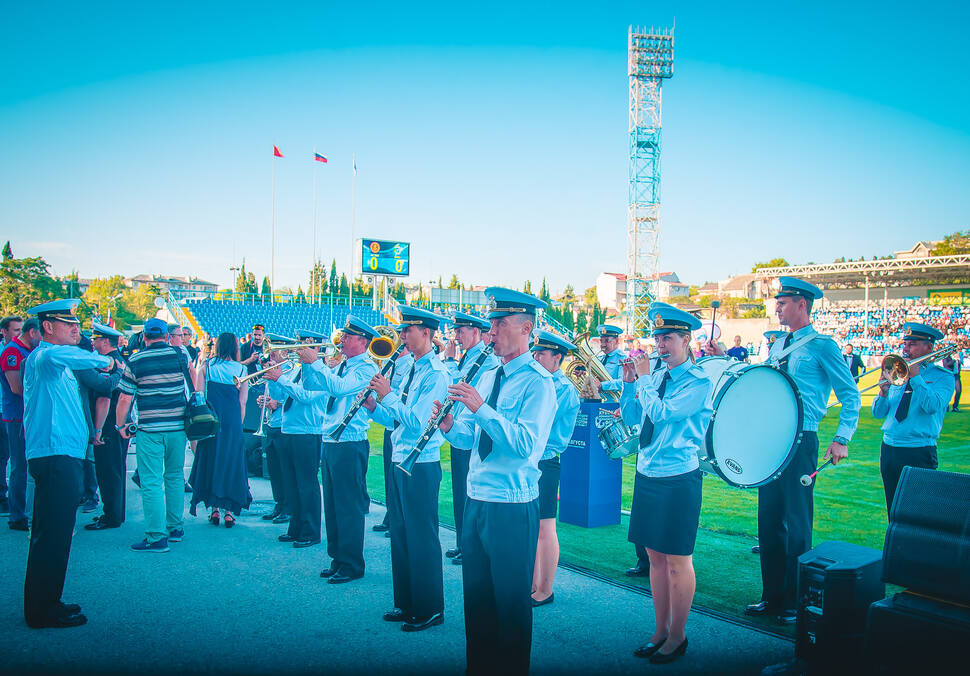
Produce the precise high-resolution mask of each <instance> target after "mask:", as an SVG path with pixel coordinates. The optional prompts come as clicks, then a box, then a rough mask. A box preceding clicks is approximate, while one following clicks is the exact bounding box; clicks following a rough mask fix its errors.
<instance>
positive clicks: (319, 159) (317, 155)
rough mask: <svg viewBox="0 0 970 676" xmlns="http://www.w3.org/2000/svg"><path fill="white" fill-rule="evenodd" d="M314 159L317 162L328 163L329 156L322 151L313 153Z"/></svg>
mask: <svg viewBox="0 0 970 676" xmlns="http://www.w3.org/2000/svg"><path fill="white" fill-rule="evenodd" d="M313 159H315V160H316V161H317V162H323V163H324V164H326V163H327V158H326V157H324V156H323V155H321V154H320V153H313Z"/></svg>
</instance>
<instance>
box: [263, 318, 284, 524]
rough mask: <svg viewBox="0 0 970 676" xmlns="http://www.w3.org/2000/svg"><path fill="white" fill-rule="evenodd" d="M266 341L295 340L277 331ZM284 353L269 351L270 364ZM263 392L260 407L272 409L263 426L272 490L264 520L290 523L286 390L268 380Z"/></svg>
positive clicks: (278, 361)
mask: <svg viewBox="0 0 970 676" xmlns="http://www.w3.org/2000/svg"><path fill="white" fill-rule="evenodd" d="M266 340H268V341H270V342H271V343H292V342H293V339H292V338H289V337H287V336H281V335H279V334H276V333H267V334H266ZM283 359H284V354H283V352H282V351H280V350H274V351H272V352H270V353H269V360H270V363H271V364H280V363H282V362H283ZM263 389H264V393H263V394H260V395H259V396H258V397H257V404H259V406H260V407H261V409H265V410H266V411H268V412H269V416H268V417H267V418H266V423H265V424H264V426H263V433H264V434H265V436H264V437H263V454H264V455H265V456H266V467H267V469H269V483H270V487H271V488H272V491H273V502H275V503H276V505H275V507H273V510H272V511H271V512H269V513H268V514H263V519H264V520H265V521H272V522H273V523H288V522H289V520H290V503H289V500H288V497H289V496H288V495H287V494H286V482H285V481H284V480H283V466H282V465H281V464H280V454H281V453H282V447H283V429H282V428H283V401H284V400H285V399H286V390H284V389H283V388H282V386H281V385H280V384H279V383H278V382H276V381H275V380H268V379H267V380H266V383H265V387H264V388H263Z"/></svg>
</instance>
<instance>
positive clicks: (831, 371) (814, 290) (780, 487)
mask: <svg viewBox="0 0 970 676" xmlns="http://www.w3.org/2000/svg"><path fill="white" fill-rule="evenodd" d="M778 281H779V287H780V288H779V290H778V293H777V294H776V296H775V314H776V315H777V317H778V321H779V322H780V323H781V325H782V326H787V327H788V328H789V332H788V333H786V334H785V338H784V340H776V341H775V342H774V343H773V344H772V346H771V350H770V351H769V353H768V358H769V361H770V362H772V363H774V364H775V365H777V366H778V368H781V369H782V370H784V371H786V372H787V373H788V374H789V375H790V376H791V377H792V378H793V379H794V381H795V384H796V385H797V386H798V391H799V394H800V395H801V398H802V409H803V412H804V418H803V421H802V438H801V443H800V445H799V447H798V449H797V450H796V451H795V454H794V456H793V457H792V460H791V462H790V463H789V464H788V467H786V468H785V470H784V471H783V472H782V473H781V475H780V476H779V477H778V478H777V479H775V480H774V481H772V482H771V483H769V484H767V485H765V486H762V487H760V488H759V489H758V546H759V548H760V550H761V551H760V554H761V582H762V597H761V600H760V601H758V602H757V603H752V604H750V605H749V606H747V608H745V610H744V612H745V614H746V615H756V616H757V615H768V616H775V617H776V619H777V621H778V622H779V624H783V625H788V624H794V623H795V617H796V613H795V586H796V582H797V580H798V557H799V556H801V555H802V554H804V553H805V552H807V551H808V550H809V549H811V548H812V521H813V517H814V502H813V492H812V491H813V487H814V484H812V486H810V487H805V486H802V485H801V481H800V479H801V477H802V475H804V474H811V473H812V472H814V471H815V468H816V467H817V466H818V450H819V439H818V425H819V421H820V420H821V419H822V417H823V416H824V415H825V412H826V410H827V407H828V400H829V395H830V394H831V392H832V391H833V390H834V391H835V395H836V397H837V398H838V400H839V401H840V402H841V404H842V410H841V411H840V413H839V425H838V428H837V430H836V433H835V436H834V437H833V438H832V441H831V443H830V444H829V445H828V448H827V449H826V451H825V458H826V459H828V458H832V463H833V464H838V462H839V461H840V460H842V459H844V458H845V457H847V456H848V454H849V451H848V448H847V447H848V444H849V439H851V438H852V434H853V433H854V432H855V429H856V426H857V425H858V424H859V409H860V407H861V405H862V404H861V397H860V396H859V389H858V388H857V387H856V383H855V381H854V380H853V379H852V374H851V373H849V367H848V366H846V364H845V360H844V359H843V358H842V351H841V350H840V349H839V346H838V344H836V342H835V341H834V340H832V338H830V337H829V336H822V335H820V334H818V333H816V331H815V329H814V328H812V319H811V313H812V305H813V304H814V302H815V301H816V300H818V299H819V298H821V297H822V291H821V289H819V288H818V287H817V286H815V285H814V284H810V283H809V282H806V281H804V280H801V279H796V278H794V277H780V278H779V280H778ZM708 348H709V349H710V350H711V351H712V352H713V353H714V354H722V353H723V350H721V349H720V347H718V346H717V344H716V342H709V343H708Z"/></svg>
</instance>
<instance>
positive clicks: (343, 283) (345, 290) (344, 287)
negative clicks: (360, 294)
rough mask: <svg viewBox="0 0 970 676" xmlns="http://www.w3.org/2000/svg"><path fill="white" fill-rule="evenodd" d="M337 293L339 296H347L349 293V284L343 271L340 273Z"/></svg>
mask: <svg viewBox="0 0 970 676" xmlns="http://www.w3.org/2000/svg"><path fill="white" fill-rule="evenodd" d="M339 294H340V295H341V296H349V295H350V284H348V283H347V275H345V274H343V273H341V274H340V288H339Z"/></svg>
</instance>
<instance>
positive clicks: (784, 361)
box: [778, 331, 794, 373]
mask: <svg viewBox="0 0 970 676" xmlns="http://www.w3.org/2000/svg"><path fill="white" fill-rule="evenodd" d="M793 335H794V334H792V332H791V331H789V332H788V335H787V336H785V344H784V345H782V346H781V347H782V349H783V350H787V349H788V346H789V345H791V341H792V336H793ZM778 368H780V369H781V370H782V371H784V372H785V373H788V355H787V354H786V355H785V356H784V357H782V358H781V359H779V360H778Z"/></svg>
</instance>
